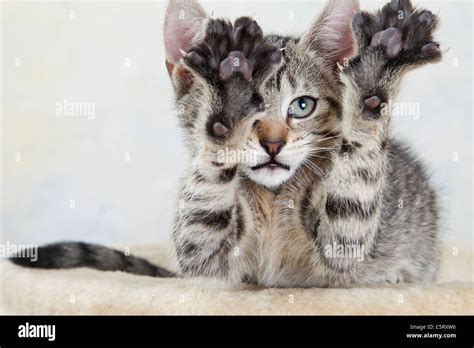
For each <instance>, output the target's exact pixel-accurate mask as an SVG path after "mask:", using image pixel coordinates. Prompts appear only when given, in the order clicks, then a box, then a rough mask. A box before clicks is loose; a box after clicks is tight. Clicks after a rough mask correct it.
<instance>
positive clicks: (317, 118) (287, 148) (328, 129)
mask: <svg viewBox="0 0 474 348" xmlns="http://www.w3.org/2000/svg"><path fill="white" fill-rule="evenodd" d="M285 52H286V56H285V65H284V66H283V67H282V68H281V69H280V71H278V72H277V73H276V74H275V75H274V76H273V77H272V78H271V79H270V80H268V81H267V83H266V85H265V86H264V88H263V90H262V94H263V99H264V103H265V109H264V111H263V116H262V117H259V118H258V121H256V123H255V124H254V127H253V131H252V133H251V135H250V137H249V138H248V139H247V142H246V143H245V150H246V151H248V152H252V154H253V155H252V156H248V157H249V158H252V159H254V161H252V163H250V162H247V163H245V166H244V172H245V173H246V175H247V176H248V177H249V178H250V179H252V180H253V181H255V182H257V183H259V184H261V185H263V186H266V187H269V188H277V187H278V186H280V185H282V184H284V183H285V182H286V181H288V180H289V179H290V178H291V177H292V176H294V175H295V174H297V173H298V170H299V169H300V168H303V167H307V168H308V169H309V170H311V171H314V172H316V173H317V172H318V168H317V166H316V165H315V164H314V162H315V161H314V159H317V158H323V157H324V158H327V157H328V156H329V151H330V150H331V148H332V147H333V145H334V144H333V140H334V138H335V137H336V136H337V132H338V128H339V123H340V122H339V115H338V112H339V109H340V107H339V102H338V99H337V91H338V90H339V88H340V86H339V84H338V83H337V82H336V80H335V79H334V78H333V72H332V70H331V69H332V67H331V66H328V65H327V64H326V62H325V61H324V60H323V59H322V58H321V57H320V56H319V57H318V52H316V51H312V50H308V49H307V47H305V46H304V43H303V44H302V43H296V42H295V41H293V42H290V43H289V44H288V46H287V47H286V50H285Z"/></svg>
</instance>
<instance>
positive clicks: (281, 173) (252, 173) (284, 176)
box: [245, 167, 295, 189]
mask: <svg viewBox="0 0 474 348" xmlns="http://www.w3.org/2000/svg"><path fill="white" fill-rule="evenodd" d="M245 172H246V174H247V176H248V177H249V179H250V180H252V181H254V182H256V183H257V184H260V185H262V186H265V187H267V188H269V189H276V188H278V187H280V186H281V185H283V184H284V183H285V182H286V181H288V180H289V179H290V178H291V177H292V176H293V174H294V173H295V171H294V169H293V168H289V169H285V168H273V169H272V168H267V167H264V168H260V169H258V170H253V169H252V168H250V167H247V168H246V169H245Z"/></svg>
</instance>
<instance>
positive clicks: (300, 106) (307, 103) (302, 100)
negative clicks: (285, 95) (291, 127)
mask: <svg viewBox="0 0 474 348" xmlns="http://www.w3.org/2000/svg"><path fill="white" fill-rule="evenodd" d="M315 108H316V99H314V98H311V97H306V96H305V97H299V98H296V99H295V100H293V101H292V102H291V104H290V107H289V108H288V117H293V118H305V117H308V116H309V115H311V114H312V113H313V111H314V109H315Z"/></svg>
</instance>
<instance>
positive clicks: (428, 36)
mask: <svg viewBox="0 0 474 348" xmlns="http://www.w3.org/2000/svg"><path fill="white" fill-rule="evenodd" d="M438 23H439V20H438V17H437V16H436V15H435V14H433V13H432V12H431V11H428V10H421V9H414V8H413V5H412V4H411V2H410V1H409V0H393V1H392V2H390V3H389V4H387V5H385V6H384V7H383V8H382V10H380V11H378V12H377V13H375V14H369V13H367V12H361V13H358V14H357V15H356V16H355V18H354V22H353V29H354V33H355V36H356V39H357V43H358V46H359V51H360V52H361V51H363V50H364V49H365V48H367V47H372V48H374V49H376V48H381V49H382V50H383V52H385V54H386V55H387V58H388V59H393V58H397V59H398V62H399V63H400V64H403V65H406V64H422V63H428V62H434V61H437V60H439V59H440V58H441V50H440V49H439V44H438V43H436V42H434V39H433V32H434V31H435V30H436V28H437V26H438Z"/></svg>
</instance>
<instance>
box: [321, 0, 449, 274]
mask: <svg viewBox="0 0 474 348" xmlns="http://www.w3.org/2000/svg"><path fill="white" fill-rule="evenodd" d="M437 23H438V19H437V17H436V16H435V15H433V14H432V13H431V12H430V11H426V10H414V9H413V7H412V5H411V3H410V2H409V1H403V0H400V1H392V2H391V3H389V4H387V5H386V6H385V7H384V8H383V9H382V10H381V11H379V12H378V13H376V14H374V15H372V14H368V13H365V12H362V13H360V14H357V15H356V17H355V19H354V22H353V31H354V34H355V37H356V40H357V55H356V57H355V58H353V59H351V60H350V61H349V64H348V65H347V66H346V67H344V69H343V71H342V72H341V80H342V82H343V84H344V92H343V103H342V104H343V112H342V113H343V115H342V121H341V122H342V124H341V139H342V144H341V149H340V151H338V153H337V154H335V156H334V160H333V167H332V170H331V172H330V173H329V175H328V177H327V180H326V183H325V191H324V198H323V202H324V203H323V208H322V209H321V216H320V225H319V234H318V245H319V246H321V247H323V248H322V249H321V253H320V254H321V260H322V261H323V262H325V263H326V264H327V265H328V266H329V267H330V268H332V269H336V270H339V271H343V272H346V274H352V275H354V276H355V275H356V274H357V272H352V271H355V270H356V269H357V268H358V267H359V266H360V265H361V263H359V261H361V260H363V259H369V258H370V255H371V252H372V251H373V250H374V246H375V242H376V238H377V233H378V232H379V231H378V229H379V222H380V213H381V204H382V200H383V194H384V185H385V176H386V172H387V162H388V158H387V156H388V154H387V149H388V147H389V145H390V140H389V124H390V105H391V103H390V102H391V101H392V100H393V98H394V97H395V96H396V94H397V92H398V88H399V84H400V80H401V77H402V76H403V74H404V73H405V72H406V71H408V70H410V69H413V68H414V67H417V66H420V65H422V64H425V63H431V62H436V61H439V60H440V58H441V52H440V50H439V47H438V44H436V43H434V42H433V38H432V33H433V31H434V30H435V28H436V25H437ZM335 247H336V248H337V247H340V249H339V250H344V251H347V250H354V251H355V257H353V256H354V255H352V256H351V255H342V256H343V257H334V253H327V254H324V250H328V249H327V248H329V250H332V251H333V250H335ZM325 248H326V249H325ZM348 271H351V272H348Z"/></svg>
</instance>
